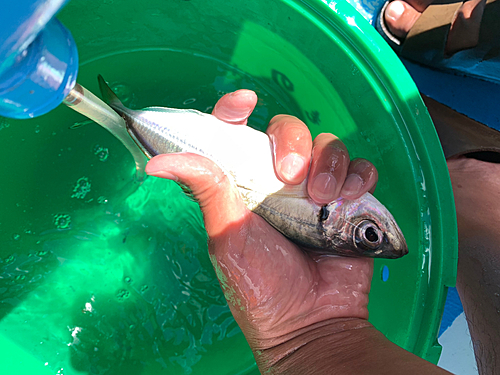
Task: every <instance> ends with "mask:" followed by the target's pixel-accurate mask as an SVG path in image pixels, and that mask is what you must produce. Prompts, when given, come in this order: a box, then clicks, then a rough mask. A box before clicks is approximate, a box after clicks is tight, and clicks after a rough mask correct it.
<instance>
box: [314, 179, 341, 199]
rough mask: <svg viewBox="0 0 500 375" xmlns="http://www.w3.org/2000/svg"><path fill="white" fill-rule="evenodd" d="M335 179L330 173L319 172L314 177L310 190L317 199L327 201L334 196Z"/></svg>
mask: <svg viewBox="0 0 500 375" xmlns="http://www.w3.org/2000/svg"><path fill="white" fill-rule="evenodd" d="M336 188H337V179H336V178H335V177H334V176H332V175H331V174H330V173H320V174H319V175H317V176H316V177H315V178H314V181H313V184H312V187H311V190H312V191H311V192H312V193H313V194H314V195H315V197H316V198H317V199H320V200H321V201H322V202H324V203H329V202H331V201H332V200H333V199H334V198H335V190H336Z"/></svg>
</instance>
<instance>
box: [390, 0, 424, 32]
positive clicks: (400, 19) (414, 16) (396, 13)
mask: <svg viewBox="0 0 500 375" xmlns="http://www.w3.org/2000/svg"><path fill="white" fill-rule="evenodd" d="M420 14H421V13H420V12H418V11H417V10H416V9H415V8H413V7H412V6H411V5H409V4H408V3H406V2H404V1H399V0H395V1H393V2H391V3H390V4H389V5H387V8H386V10H385V14H384V19H385V23H386V24H387V27H388V28H389V30H390V31H391V32H392V33H393V34H394V36H396V37H397V38H401V39H403V38H405V37H406V35H407V34H408V32H409V31H410V29H411V28H412V27H413V25H414V24H415V22H417V20H418V17H420Z"/></svg>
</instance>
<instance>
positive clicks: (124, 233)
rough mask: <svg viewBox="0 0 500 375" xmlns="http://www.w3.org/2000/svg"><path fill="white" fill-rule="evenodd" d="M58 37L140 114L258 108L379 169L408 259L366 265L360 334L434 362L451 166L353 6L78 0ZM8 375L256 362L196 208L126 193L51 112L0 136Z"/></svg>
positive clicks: (118, 169) (255, 119) (451, 238)
mask: <svg viewBox="0 0 500 375" xmlns="http://www.w3.org/2000/svg"><path fill="white" fill-rule="evenodd" d="M59 19H60V20H61V21H62V22H63V23H64V24H65V26H66V27H67V28H68V29H69V30H70V31H71V32H72V34H73V36H74V38H75V41H76V43H77V46H78V50H79V54H80V72H79V76H78V81H79V82H80V83H81V84H82V85H83V86H85V87H87V88H88V89H90V90H91V91H93V92H95V93H98V87H97V80H96V76H97V74H102V75H103V76H104V77H105V78H106V80H108V81H109V82H110V83H111V85H112V87H113V88H114V89H115V90H116V91H117V92H118V94H119V96H120V97H121V98H124V101H125V104H126V105H128V106H129V107H133V108H141V107H145V106H151V105H160V106H169V107H178V108H196V109H198V110H201V111H210V110H211V108H212V106H213V105H214V103H215V102H216V101H217V99H218V98H220V97H221V96H222V95H223V94H224V93H226V92H229V91H232V90H236V89H240V88H249V89H252V90H255V91H256V92H257V93H258V95H259V98H260V100H259V103H258V106H257V109H256V111H255V113H254V114H253V115H252V117H251V118H250V123H251V124H252V125H253V126H255V127H257V128H259V129H265V127H266V124H267V122H268V121H269V120H270V118H271V117H272V116H273V115H275V114H278V113H289V114H293V115H295V116H298V117H299V118H301V119H302V120H304V121H305V122H306V123H307V124H308V125H309V127H310V129H311V132H312V133H313V135H314V136H315V135H317V134H318V133H320V132H332V133H334V134H336V135H338V136H339V137H341V138H342V139H343V140H344V141H345V143H346V145H347V147H348V149H349V151H350V153H351V155H352V156H353V157H364V158H367V159H369V160H371V161H373V162H374V164H375V165H376V167H377V168H378V171H379V175H380V180H379V183H378V186H377V190H376V193H375V195H376V196H377V197H378V198H379V199H380V200H381V201H382V202H383V203H384V204H385V205H386V206H387V207H388V208H389V209H390V211H391V212H392V213H393V214H394V216H395V218H396V220H397V221H398V223H399V225H400V226H401V228H402V230H403V232H404V233H405V236H406V240H407V243H408V246H409V249H410V253H409V255H407V256H406V257H404V258H403V259H399V260H377V261H376V262H375V273H374V277H373V283H372V292H371V295H370V298H371V302H370V305H369V310H370V320H371V322H372V323H373V324H374V325H375V326H376V327H377V328H379V329H380V330H381V331H382V332H383V333H384V334H386V335H387V337H388V338H389V339H390V340H392V341H394V342H395V343H397V344H398V345H400V346H402V347H403V348H405V349H408V350H410V351H412V352H413V353H415V354H417V355H419V356H421V357H424V358H426V359H428V360H430V361H432V362H437V360H438V358H439V353H440V347H439V346H438V345H437V341H436V338H437V332H438V328H439V323H440V317H441V314H442V310H443V304H444V300H445V296H446V287H447V286H453V285H454V283H455V272H456V271H455V270H456V258H457V254H456V246H457V233H456V219H455V212H454V206H453V200H452V193H451V187H450V182H449V178H448V173H447V169H446V164H445V160H444V157H443V154H442V151H441V148H440V145H439V143H438V138H437V136H436V133H435V130H434V128H433V125H432V123H431V120H430V118H429V115H428V113H427V111H426V109H425V107H424V105H423V103H422V101H421V99H420V97H419V94H418V91H417V89H416V88H415V86H414V84H413V82H412V81H411V79H410V77H409V76H408V74H407V72H406V71H405V69H404V68H403V66H402V64H401V63H400V61H399V60H398V58H397V57H396V56H395V55H394V54H393V53H392V51H391V50H390V49H389V48H388V46H387V45H386V44H385V43H384V42H383V41H382V39H381V38H380V37H379V36H378V34H376V32H375V31H374V30H373V29H372V27H371V26H370V25H369V24H368V23H367V22H366V21H365V20H364V19H363V18H362V17H360V15H359V14H357V13H356V12H355V10H354V9H353V8H351V7H350V6H349V5H348V4H347V3H344V2H338V3H337V2H332V3H331V4H330V6H328V5H327V4H325V3H323V2H321V1H319V0H276V1H241V0H233V1H230V2H229V1H226V0H212V1H210V2H206V1H200V0H191V1H189V0H187V1H180V0H170V1H165V0H148V1H146V2H141V1H128V0H122V1H111V0H109V1H102V0H73V1H72V2H70V3H69V4H68V5H67V6H66V7H65V9H63V11H62V12H61V13H60V15H59ZM0 141H1V144H2V147H1V148H0V156H1V160H2V163H1V166H0V176H2V183H1V184H0V196H1V197H2V205H1V207H0V244H1V248H0V351H1V352H2V353H3V358H4V360H2V361H1V363H0V372H1V373H5V374H7V373H14V372H15V373H16V374H30V375H31V374H65V375H73V374H107V375H109V374H120V375H127V374H134V375H135V374H141V375H149V374H158V373H162V374H249V373H255V374H256V373H257V368H256V366H255V363H254V359H253V356H252V353H251V351H250V349H249V347H248V345H247V343H246V341H245V338H244V337H243V335H242V333H241V331H240V330H239V328H238V326H237V325H236V323H235V322H234V320H233V318H232V316H231V314H230V312H229V309H228V307H227V305H226V303H225V300H224V297H223V295H222V293H221V291H220V288H219V285H218V282H217V279H216V277H215V274H214V272H213V270H212V266H211V264H210V260H209V257H208V253H207V248H206V234H205V232H204V229H203V224H202V217H201V214H200V212H199V209H198V208H197V206H196V204H195V203H194V202H192V201H190V200H189V199H187V198H186V197H185V196H184V195H183V193H182V191H181V190H180V189H179V188H178V187H177V185H175V184H174V183H171V182H169V181H166V180H160V179H155V178H149V179H147V180H146V182H145V183H144V184H142V185H141V186H138V185H137V184H134V183H133V175H134V164H133V160H132V158H131V156H130V155H129V154H128V152H127V151H126V150H125V148H124V147H123V146H122V145H121V144H120V143H119V142H118V141H117V140H116V139H114V138H113V137H112V136H111V135H110V134H109V133H108V132H107V131H105V130H104V129H102V128H100V127H99V126H97V125H95V124H94V123H92V122H90V121H88V120H87V119H85V118H84V117H82V116H81V115H79V114H77V113H75V112H73V111H71V110H70V109H68V108H65V107H64V106H60V107H59V108H57V109H56V110H54V111H53V112H51V113H49V114H47V115H45V116H42V117H40V118H35V119H32V120H27V121H14V120H8V119H0Z"/></svg>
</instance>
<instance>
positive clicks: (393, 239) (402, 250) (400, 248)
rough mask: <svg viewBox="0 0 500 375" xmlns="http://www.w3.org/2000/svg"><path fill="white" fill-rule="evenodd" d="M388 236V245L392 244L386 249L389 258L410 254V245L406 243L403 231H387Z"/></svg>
mask: <svg viewBox="0 0 500 375" xmlns="http://www.w3.org/2000/svg"><path fill="white" fill-rule="evenodd" d="M386 238H387V242H388V245H389V246H390V248H389V249H387V250H386V251H387V253H386V257H387V258H392V259H396V258H401V257H403V256H405V255H406V254H408V252H409V251H408V245H407V244H406V240H405V238H404V236H403V234H402V233H397V234H396V235H393V234H391V233H387V234H386ZM391 255H392V256H391Z"/></svg>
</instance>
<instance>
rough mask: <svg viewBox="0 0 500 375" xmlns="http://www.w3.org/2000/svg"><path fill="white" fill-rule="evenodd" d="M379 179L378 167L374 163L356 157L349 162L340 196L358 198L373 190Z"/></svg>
mask: <svg viewBox="0 0 500 375" xmlns="http://www.w3.org/2000/svg"><path fill="white" fill-rule="evenodd" d="M377 180H378V172H377V168H375V166H374V165H373V164H372V163H370V162H369V161H368V160H366V159H355V160H353V161H351V163H350V164H349V169H348V170H347V177H346V179H345V181H344V185H342V189H341V190H340V196H341V197H343V198H345V199H358V198H359V197H361V196H362V195H363V194H365V193H367V192H373V190H375V185H376V184H377Z"/></svg>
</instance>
